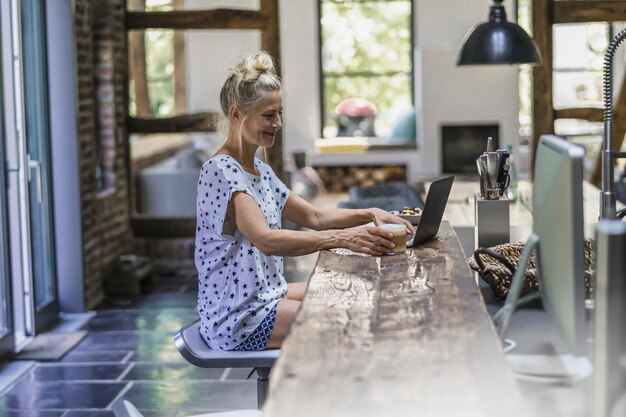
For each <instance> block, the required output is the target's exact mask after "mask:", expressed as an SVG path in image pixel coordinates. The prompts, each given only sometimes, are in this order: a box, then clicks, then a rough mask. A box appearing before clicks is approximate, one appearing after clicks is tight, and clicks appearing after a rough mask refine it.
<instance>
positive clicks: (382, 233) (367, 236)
mask: <svg viewBox="0 0 626 417" xmlns="http://www.w3.org/2000/svg"><path fill="white" fill-rule="evenodd" d="M338 234H339V236H340V237H341V241H342V242H341V244H340V245H339V246H340V247H344V248H346V249H350V250H351V251H354V252H362V253H367V254H368V255H374V256H380V255H383V254H385V253H387V252H391V251H392V250H393V248H394V246H395V245H394V244H393V242H392V241H391V238H392V237H393V234H392V233H391V232H390V231H388V230H384V229H381V228H380V227H374V226H369V227H358V228H355V229H346V230H341V231H339V233H338Z"/></svg>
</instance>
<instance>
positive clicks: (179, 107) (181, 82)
mask: <svg viewBox="0 0 626 417" xmlns="http://www.w3.org/2000/svg"><path fill="white" fill-rule="evenodd" d="M184 7H185V0H174V10H180V9H183V8H184ZM186 111H187V50H186V47H185V32H184V31H182V30H177V31H174V113H175V114H181V113H184V112H186Z"/></svg>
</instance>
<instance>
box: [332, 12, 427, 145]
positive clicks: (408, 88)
mask: <svg viewBox="0 0 626 417" xmlns="http://www.w3.org/2000/svg"><path fill="white" fill-rule="evenodd" d="M320 38H321V45H320V47H321V59H320V63H321V88H322V95H321V97H322V103H321V107H322V111H321V115H322V137H324V138H329V137H336V136H377V137H385V138H388V139H389V142H390V143H401V142H407V141H409V142H412V143H414V142H415V106H414V103H415V98H414V81H413V57H412V50H413V48H412V45H413V41H412V40H413V4H412V1H411V0H391V1H388V0H320Z"/></svg>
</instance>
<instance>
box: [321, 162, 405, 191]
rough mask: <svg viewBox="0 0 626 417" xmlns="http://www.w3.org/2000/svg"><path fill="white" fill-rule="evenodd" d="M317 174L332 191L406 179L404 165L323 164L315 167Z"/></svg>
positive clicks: (327, 188)
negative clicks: (345, 165) (341, 165)
mask: <svg viewBox="0 0 626 417" xmlns="http://www.w3.org/2000/svg"><path fill="white" fill-rule="evenodd" d="M315 170H316V171H317V174H318V175H319V176H320V178H321V180H322V181H323V182H324V185H325V186H326V191H328V192H331V193H337V192H345V191H348V189H349V188H350V187H352V186H368V185H375V184H382V183H385V182H389V181H406V179H407V178H406V166H404V165H384V166H382V165H372V166H349V167H336V166H332V167H330V166H321V167H315Z"/></svg>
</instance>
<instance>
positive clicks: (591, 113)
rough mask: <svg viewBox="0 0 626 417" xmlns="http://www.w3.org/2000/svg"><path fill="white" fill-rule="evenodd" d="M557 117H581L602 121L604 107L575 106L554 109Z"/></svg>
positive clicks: (591, 120)
mask: <svg viewBox="0 0 626 417" xmlns="http://www.w3.org/2000/svg"><path fill="white" fill-rule="evenodd" d="M554 118H555V119H580V120H587V121H589V122H601V121H603V120H604V109H602V108H599V107H574V108H569V109H559V110H555V111H554Z"/></svg>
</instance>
